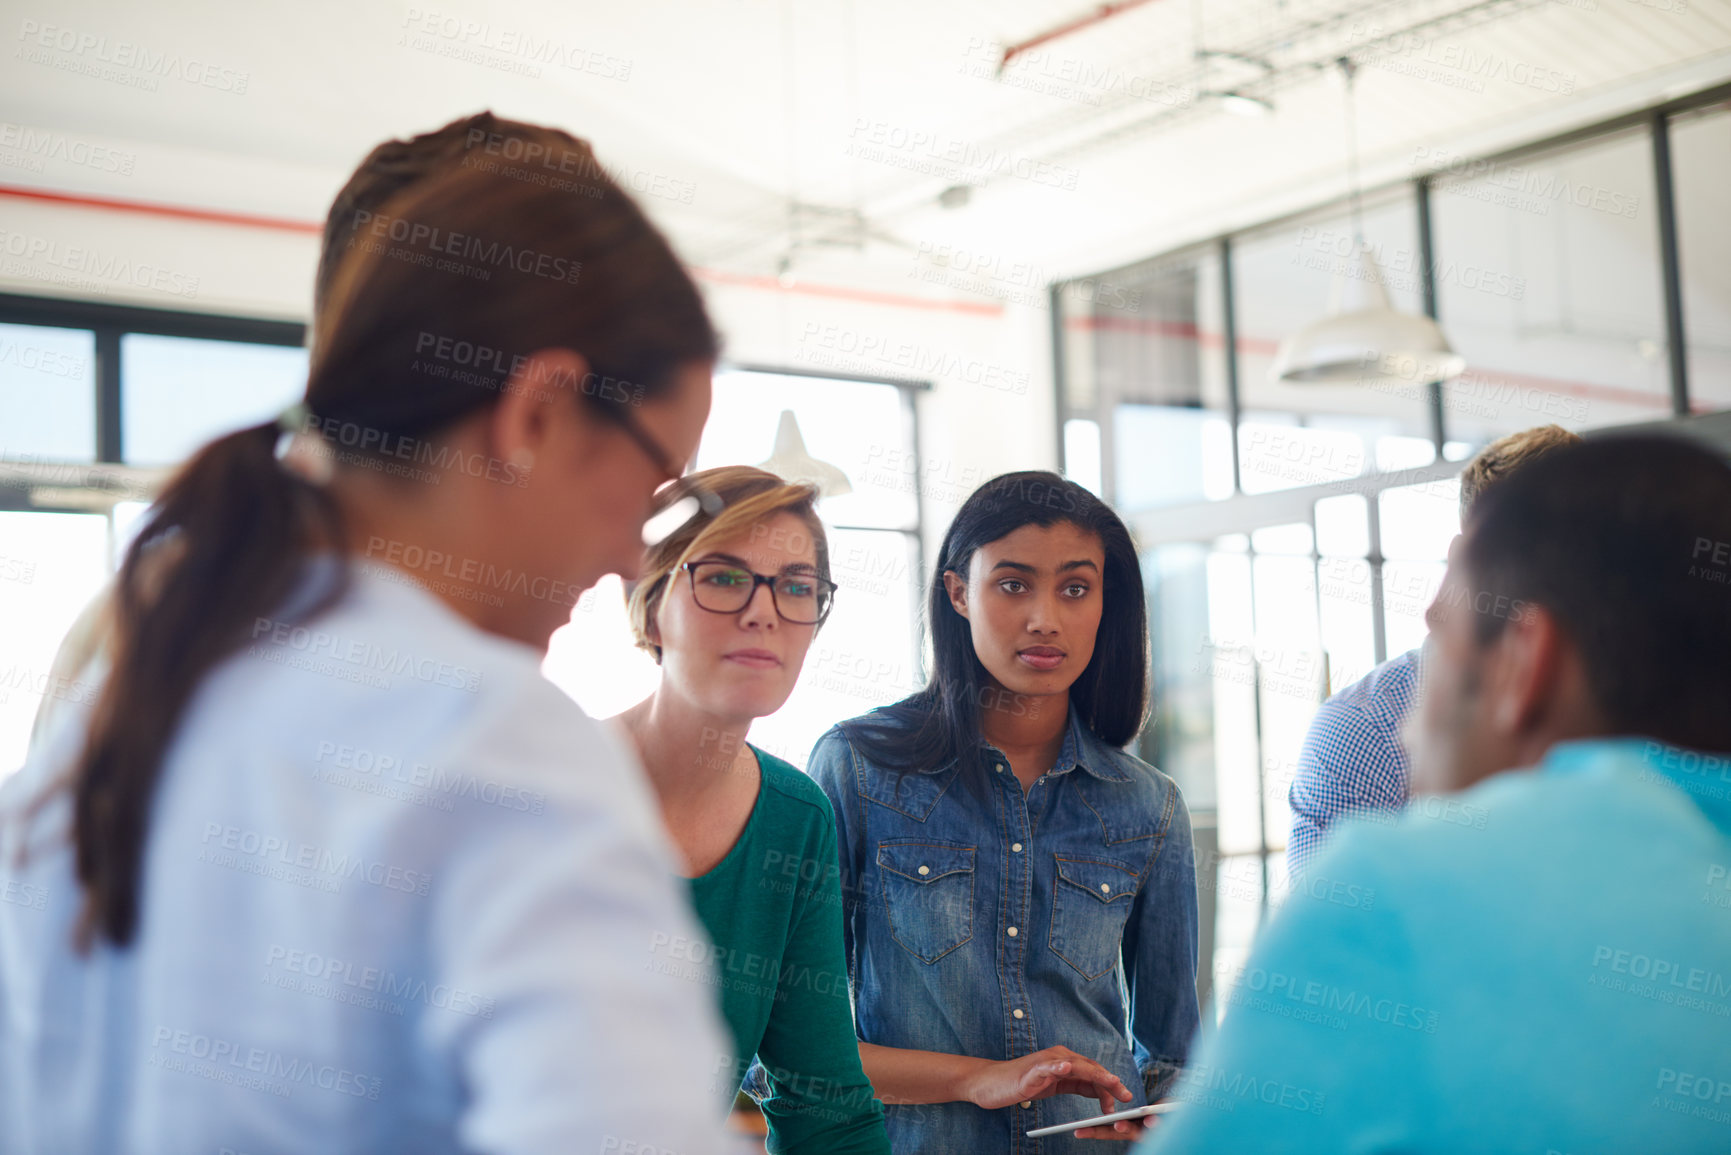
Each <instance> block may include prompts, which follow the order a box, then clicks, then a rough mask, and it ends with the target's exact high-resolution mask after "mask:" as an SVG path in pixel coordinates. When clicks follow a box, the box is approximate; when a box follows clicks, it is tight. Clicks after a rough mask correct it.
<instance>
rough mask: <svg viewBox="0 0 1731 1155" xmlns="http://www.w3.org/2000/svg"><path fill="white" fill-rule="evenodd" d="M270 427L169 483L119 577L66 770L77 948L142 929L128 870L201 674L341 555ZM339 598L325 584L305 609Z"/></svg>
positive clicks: (310, 491)
mask: <svg viewBox="0 0 1731 1155" xmlns="http://www.w3.org/2000/svg"><path fill="white" fill-rule="evenodd" d="M277 437H278V429H277V425H276V423H275V422H274V421H273V422H271V423H269V424H266V425H255V426H252V427H251V428H249V429H242V430H240V431H239V432H236V433H230V434H229V435H227V436H226V437H221V438H218V439H217V440H215V441H212V442H211V443H210V444H208V445H206V446H205V447H204V448H203V449H201V450H199V451H198V453H197V454H196V455H194V457H193V458H192V459H191V460H190V461H188V462H187V463H186V465H185V466H184V467H182V468H181V470H180V471H179V472H178V473H177V474H176V475H175V477H174V479H173V480H172V481H170V482H169V484H168V486H167V487H166V488H165V489H164V491H163V493H162V496H161V497H159V498H158V499H157V501H156V504H155V505H153V506H152V507H151V509H150V512H149V513H148V514H147V515H146V519H145V522H144V526H143V528H142V529H141V530H140V531H139V534H138V537H137V538H136V539H135V540H134V541H133V543H132V545H131V547H130V548H128V549H127V551H126V558H125V560H124V561H123V562H122V563H121V566H120V572H119V574H118V575H117V576H116V577H115V584H114V599H115V611H116V612H115V618H116V621H117V623H118V627H119V628H118V629H117V630H116V633H115V637H114V640H113V649H112V666H111V669H110V672H109V675H108V679H107V682H106V683H105V684H104V686H103V691H102V694H101V696H100V698H99V699H98V700H97V704H96V709H95V713H94V716H93V717H92V719H91V724H90V731H89V737H88V739H87V741H86V745H85V749H84V754H83V758H82V759H81V761H80V763H79V765H78V767H77V770H76V772H75V775H74V789H73V820H72V822H73V838H74V843H75V845H76V848H77V850H76V862H77V874H78V881H79V884H80V885H81V886H82V887H83V888H84V894H85V905H84V914H83V917H82V918H81V920H80V923H79V928H78V941H79V946H80V948H81V949H82V948H85V947H87V946H88V945H89V943H90V942H91V940H92V938H93V937H94V936H96V935H97V934H101V935H102V936H103V937H106V938H107V939H109V940H110V941H112V942H114V943H116V944H117V945H124V944H126V943H127V942H129V941H130V940H131V938H132V935H133V932H134V931H135V930H136V929H137V925H138V885H137V876H138V864H139V862H140V861H141V860H142V857H143V851H144V840H145V835H146V833H147V830H148V825H149V814H150V801H151V798H152V796H153V795H154V793H155V790H156V780H157V776H158V774H159V773H160V771H161V768H162V755H163V753H164V751H165V750H166V749H167V747H168V743H169V741H170V739H171V738H172V737H173V736H174V732H175V729H176V727H177V726H178V725H179V723H180V718H181V715H182V713H183V712H184V711H185V709H186V705H187V702H188V701H189V700H190V699H191V697H192V694H193V691H194V690H195V689H197V687H198V683H199V681H200V680H201V679H202V678H203V676H204V674H205V673H206V672H207V671H208V670H209V669H210V668H211V667H212V666H213V665H215V664H216V663H217V662H218V661H220V660H221V659H222V658H224V657H225V656H227V655H228V654H229V653H231V652H233V651H234V650H236V649H239V648H240V646H241V645H242V644H243V642H244V640H245V638H246V636H247V630H248V628H249V627H250V626H251V625H252V623H253V622H254V621H255V620H256V619H257V618H258V617H260V616H262V615H264V614H267V613H269V612H271V611H273V610H275V609H276V608H277V607H278V606H279V605H280V604H281V603H282V602H283V600H284V599H285V598H286V597H287V596H288V594H289V592H290V590H291V589H293V588H294V584H295V581H296V578H297V576H298V575H297V566H296V562H297V560H298V559H300V558H302V557H304V556H305V555H306V554H307V553H308V552H310V551H311V550H312V549H314V548H332V549H335V550H337V551H339V552H340V551H342V550H343V545H344V542H343V530H342V520H341V518H340V516H339V515H338V510H337V506H336V502H335V501H334V500H333V499H332V497H331V495H330V493H329V492H327V491H326V490H324V489H322V488H320V487H318V486H315V485H312V484H309V483H308V482H306V481H304V480H302V479H301V478H299V477H298V476H296V475H294V474H292V473H290V472H289V471H288V470H287V469H285V468H284V467H283V466H282V464H281V463H280V462H278V461H277V459H276V452H275V449H276V443H277ZM342 592H343V589H342V585H341V584H340V583H339V584H337V585H334V586H333V587H332V588H331V589H330V590H328V591H327V592H325V594H324V595H323V596H322V597H321V599H320V601H319V604H318V605H316V606H313V607H311V608H310V613H311V612H317V611H318V610H319V609H322V608H324V606H326V605H328V604H330V602H332V601H334V600H335V599H336V598H337V597H339V596H341V594H342Z"/></svg>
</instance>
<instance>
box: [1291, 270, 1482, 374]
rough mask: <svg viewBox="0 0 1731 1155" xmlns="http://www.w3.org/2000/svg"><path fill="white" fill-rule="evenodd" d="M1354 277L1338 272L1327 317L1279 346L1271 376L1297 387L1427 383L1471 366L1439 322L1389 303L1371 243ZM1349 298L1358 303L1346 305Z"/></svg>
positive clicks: (1305, 327) (1352, 302) (1353, 302)
mask: <svg viewBox="0 0 1731 1155" xmlns="http://www.w3.org/2000/svg"><path fill="white" fill-rule="evenodd" d="M1356 274H1357V275H1356V276H1354V277H1351V278H1348V277H1347V276H1346V275H1345V273H1344V272H1337V273H1336V274H1335V281H1334V289H1333V292H1332V294H1331V298H1332V299H1331V301H1330V305H1329V315H1328V316H1326V317H1324V318H1323V319H1322V320H1320V321H1313V322H1311V323H1310V324H1308V325H1306V326H1304V327H1303V328H1302V329H1300V330H1298V331H1297V332H1296V333H1294V334H1292V335H1291V336H1290V337H1288V338H1286V340H1284V341H1282V342H1281V343H1280V351H1279V352H1278V353H1276V354H1275V357H1274V364H1273V366H1272V367H1271V368H1270V369H1269V377H1270V378H1271V379H1272V380H1275V381H1280V382H1284V383H1287V384H1293V385H1367V386H1379V385H1425V384H1429V383H1430V382H1432V381H1449V380H1452V379H1454V378H1456V377H1459V376H1460V375H1461V373H1462V372H1464V371H1465V369H1466V359H1465V358H1464V357H1462V356H1461V355H1460V354H1458V353H1456V352H1455V351H1454V349H1453V347H1451V346H1450V345H1449V342H1448V338H1447V337H1445V336H1443V331H1442V328H1441V327H1440V326H1439V325H1438V324H1437V323H1436V322H1435V321H1433V320H1432V319H1431V318H1429V317H1420V316H1416V315H1414V314H1411V313H1402V312H1400V311H1399V310H1397V309H1395V308H1393V307H1392V306H1390V305H1389V303H1388V294H1387V292H1385V291H1384V289H1383V286H1382V276H1381V273H1380V271H1379V270H1378V269H1377V267H1376V260H1375V258H1374V257H1372V256H1371V254H1370V250H1369V249H1368V248H1365V249H1360V251H1359V262H1358V266H1357V269H1356ZM1348 303H1350V304H1351V305H1352V306H1354V307H1351V308H1348V309H1344V310H1343V309H1342V305H1343V304H1348Z"/></svg>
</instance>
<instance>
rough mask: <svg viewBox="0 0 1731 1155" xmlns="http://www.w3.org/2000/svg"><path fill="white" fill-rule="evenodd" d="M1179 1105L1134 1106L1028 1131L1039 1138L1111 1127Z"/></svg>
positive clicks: (1163, 1111)
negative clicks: (1090, 1128) (1084, 1129)
mask: <svg viewBox="0 0 1731 1155" xmlns="http://www.w3.org/2000/svg"><path fill="white" fill-rule="evenodd" d="M1176 1106H1178V1104H1177V1103H1176V1102H1165V1103H1154V1104H1151V1105H1150V1106H1147V1107H1132V1108H1130V1109H1129V1110H1128V1111H1115V1112H1113V1113H1112V1114H1110V1115H1095V1116H1094V1117H1093V1118H1092V1119H1077V1120H1076V1121H1075V1122H1074V1123H1059V1124H1058V1125H1057V1126H1056V1127H1040V1128H1036V1129H1035V1130H1033V1131H1029V1132H1028V1138H1030V1139H1039V1138H1042V1137H1044V1136H1046V1135H1062V1134H1063V1133H1064V1132H1066V1131H1080V1130H1081V1129H1082V1128H1084V1127H1110V1126H1111V1125H1112V1124H1114V1123H1116V1122H1117V1121H1118V1120H1120V1119H1141V1118H1143V1117H1144V1116H1147V1115H1164V1114H1165V1113H1166V1112H1168V1111H1170V1110H1172V1109H1173V1108H1174V1107H1176Z"/></svg>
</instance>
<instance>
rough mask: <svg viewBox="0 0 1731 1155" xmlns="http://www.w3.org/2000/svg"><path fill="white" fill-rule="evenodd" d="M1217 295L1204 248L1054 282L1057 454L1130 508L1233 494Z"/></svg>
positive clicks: (1211, 260) (1214, 257)
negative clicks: (1060, 446)
mask: <svg viewBox="0 0 1731 1155" xmlns="http://www.w3.org/2000/svg"><path fill="white" fill-rule="evenodd" d="M1222 292H1223V289H1222V286H1221V282H1220V260H1219V255H1218V253H1216V252H1215V251H1213V250H1208V251H1203V252H1195V253H1188V254H1179V255H1177V256H1174V257H1171V258H1167V259H1163V260H1161V261H1158V262H1150V263H1148V264H1145V265H1138V266H1133V267H1131V268H1129V269H1124V270H1121V271H1119V272H1115V273H1112V274H1109V275H1108V276H1106V277H1103V278H1101V279H1099V280H1096V281H1089V282H1081V283H1078V284H1076V285H1072V286H1067V287H1066V288H1065V290H1064V292H1063V293H1062V295H1061V297H1060V301H1061V303H1062V307H1063V315H1064V322H1063V324H1064V334H1065V340H1064V347H1065V353H1066V382H1067V387H1066V390H1065V396H1064V414H1065V422H1066V424H1065V453H1064V461H1065V466H1066V471H1067V472H1068V473H1069V475H1070V476H1071V477H1073V478H1074V479H1075V480H1076V481H1077V482H1078V483H1080V484H1083V485H1087V486H1088V487H1089V488H1091V489H1094V490H1095V492H1097V493H1100V494H1101V496H1103V497H1105V498H1107V500H1109V501H1112V502H1113V503H1114V504H1116V505H1119V506H1120V507H1123V508H1129V509H1145V508H1150V507H1152V506H1157V505H1166V504H1170V503H1173V502H1182V501H1194V500H1197V499H1199V498H1205V497H1225V496H1227V495H1229V494H1230V493H1231V492H1232V449H1231V435H1230V427H1229V423H1228V422H1227V420H1226V418H1225V413H1224V410H1225V408H1226V405H1227V388H1226V378H1225V357H1224V351H1223V342H1222V321H1221V317H1222V314H1223V310H1224V302H1223V300H1222ZM1150 446H1158V447H1159V452H1157V453H1151V452H1149V451H1148V450H1149V447H1150Z"/></svg>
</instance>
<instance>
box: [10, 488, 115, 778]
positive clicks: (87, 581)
mask: <svg viewBox="0 0 1731 1155" xmlns="http://www.w3.org/2000/svg"><path fill="white" fill-rule="evenodd" d="M0 543H3V544H0V637H3V638H5V639H6V650H5V655H4V657H0V778H4V777H5V776H6V775H7V774H10V773H11V772H12V771H13V770H15V769H17V768H18V766H19V765H20V764H21V763H22V762H23V761H24V754H25V751H26V750H27V749H28V747H29V744H30V729H31V724H32V723H33V722H34V721H35V718H36V711H37V709H38V707H40V706H41V704H42V699H43V696H44V695H45V694H53V695H56V696H59V697H61V698H62V699H64V700H67V701H70V702H72V703H81V702H82V700H83V698H84V697H85V695H86V694H87V693H88V688H87V687H85V686H83V685H82V684H81V683H78V682H76V681H71V682H67V681H61V680H57V679H55V678H54V677H52V676H51V670H52V667H53V663H54V655H55V652H56V651H58V650H59V648H60V640H61V638H63V637H64V636H65V634H66V631H67V629H68V628H70V627H71V625H72V622H73V619H75V618H76V617H77V616H78V614H79V611H81V610H82V609H84V607H85V604H86V603H87V602H89V601H90V599H91V598H92V597H94V596H95V595H96V591H97V590H98V589H100V588H101V586H102V582H103V580H104V579H105V578H106V577H107V576H108V572H109V571H108V519H107V518H106V517H102V516H101V515H97V514H73V513H18V512H12V513H5V512H0Z"/></svg>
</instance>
